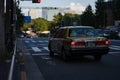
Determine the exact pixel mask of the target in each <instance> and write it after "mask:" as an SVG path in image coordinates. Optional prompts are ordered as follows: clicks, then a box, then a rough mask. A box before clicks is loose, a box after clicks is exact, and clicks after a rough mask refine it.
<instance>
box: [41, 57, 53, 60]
mask: <svg viewBox="0 0 120 80" xmlns="http://www.w3.org/2000/svg"><path fill="white" fill-rule="evenodd" d="M41 58H42V59H45V60H50V59H52V58H51V57H49V56H41Z"/></svg>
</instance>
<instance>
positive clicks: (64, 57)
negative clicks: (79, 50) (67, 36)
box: [61, 49, 68, 61]
mask: <svg viewBox="0 0 120 80" xmlns="http://www.w3.org/2000/svg"><path fill="white" fill-rule="evenodd" d="M61 58H62V59H63V60H64V61H68V56H67V54H66V51H65V49H62V53H61Z"/></svg>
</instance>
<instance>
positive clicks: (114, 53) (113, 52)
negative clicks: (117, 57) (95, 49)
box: [109, 52, 120, 54]
mask: <svg viewBox="0 0 120 80" xmlns="http://www.w3.org/2000/svg"><path fill="white" fill-rule="evenodd" d="M109 54H120V52H109Z"/></svg>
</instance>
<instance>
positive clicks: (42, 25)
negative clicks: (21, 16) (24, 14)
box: [33, 18, 49, 31]
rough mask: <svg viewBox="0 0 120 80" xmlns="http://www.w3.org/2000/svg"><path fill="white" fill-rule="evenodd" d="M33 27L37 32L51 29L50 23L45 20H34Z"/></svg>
mask: <svg viewBox="0 0 120 80" xmlns="http://www.w3.org/2000/svg"><path fill="white" fill-rule="evenodd" d="M33 25H34V27H35V28H36V30H37V31H45V30H48V29H49V22H48V21H47V20H45V19H43V18H37V19H34V20H33Z"/></svg>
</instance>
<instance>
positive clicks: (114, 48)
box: [109, 45, 120, 50]
mask: <svg viewBox="0 0 120 80" xmlns="http://www.w3.org/2000/svg"><path fill="white" fill-rule="evenodd" d="M109 48H110V49H113V50H120V46H115V45H112V46H110V47H109Z"/></svg>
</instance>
